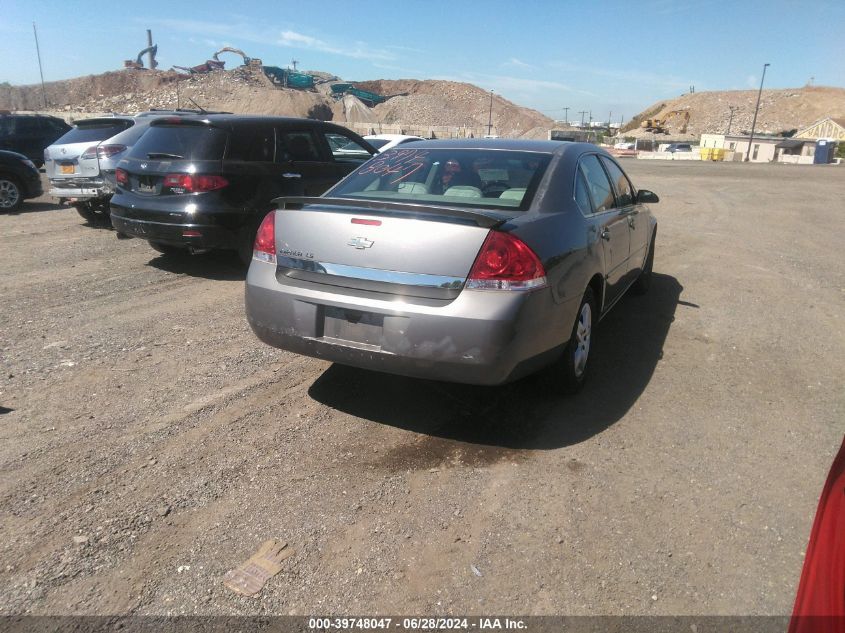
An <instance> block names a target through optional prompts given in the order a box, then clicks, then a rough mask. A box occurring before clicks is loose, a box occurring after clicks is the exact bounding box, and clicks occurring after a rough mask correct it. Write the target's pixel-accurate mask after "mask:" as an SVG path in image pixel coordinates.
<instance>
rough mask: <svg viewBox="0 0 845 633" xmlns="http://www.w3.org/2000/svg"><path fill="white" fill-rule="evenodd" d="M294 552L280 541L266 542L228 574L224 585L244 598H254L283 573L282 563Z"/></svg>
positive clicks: (224, 578)
mask: <svg viewBox="0 0 845 633" xmlns="http://www.w3.org/2000/svg"><path fill="white" fill-rule="evenodd" d="M293 554H294V551H293V549H291V548H290V547H288V544H287V543H284V542H282V541H280V540H278V539H270V540H269V541H264V542H263V543H262V544H261V547H259V548H258V551H256V552H255V554H253V555H252V556H250V557H249V560H247V561H246V562H244V563H242V564H240V565H238V566H237V567H235V569H232V570H230V571H227V572H226V575H225V576H223V584H224V585H225V586H226V587H227V588H229V589H231V590H232V591H234V592H235V593H239V594H241V595H243V596H254V595H256V594H257V593H258V592H259V591H261V589H262V588H263V587H264V584H265V583H266V582H267V581H268V580H270V578H272V577H273V576H275V575H276V574H278V573H279V572H280V571H282V565H281V563H282V561H283V560H285V559H286V558H288V557H289V556H293Z"/></svg>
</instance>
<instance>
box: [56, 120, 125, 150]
mask: <svg viewBox="0 0 845 633" xmlns="http://www.w3.org/2000/svg"><path fill="white" fill-rule="evenodd" d="M133 124H134V121H126V120H122V119H115V120H114V121H109V122H108V123H96V124H94V125H85V124H81V125H77V126H76V127H75V128H73V129H72V130H70V131H69V132H68V133H67V134H65V135H64V136H62V137H61V138H60V139H59V140H57V141H55V142H54V143H53V144H54V145H67V144H69V143H90V142H91V141H105V140H106V139H107V138H111V137H112V136H114V135H115V134H119V133H120V132H122V131H123V130H125V129H127V128H129V127H132V125H133Z"/></svg>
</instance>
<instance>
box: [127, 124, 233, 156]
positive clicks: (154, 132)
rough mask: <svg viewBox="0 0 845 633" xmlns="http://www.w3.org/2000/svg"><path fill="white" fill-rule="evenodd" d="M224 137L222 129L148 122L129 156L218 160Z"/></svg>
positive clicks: (225, 134)
mask: <svg viewBox="0 0 845 633" xmlns="http://www.w3.org/2000/svg"><path fill="white" fill-rule="evenodd" d="M227 137H228V134H227V133H226V132H225V131H224V130H221V129H219V128H216V127H209V126H207V125H151V126H150V128H149V129H148V130H147V132H146V134H144V135H143V136H142V137H141V139H140V140H139V141H138V142H137V143H135V146H134V147H133V148H132V151H131V152H130V153H129V156H130V157H131V158H141V159H144V158H173V159H176V160H178V159H185V160H222V159H223V150H224V148H225V147H226V139H227Z"/></svg>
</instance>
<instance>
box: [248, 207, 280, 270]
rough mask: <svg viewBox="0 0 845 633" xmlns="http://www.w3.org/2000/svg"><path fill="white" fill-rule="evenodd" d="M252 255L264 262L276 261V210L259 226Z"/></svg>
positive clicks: (273, 262) (272, 262)
mask: <svg viewBox="0 0 845 633" xmlns="http://www.w3.org/2000/svg"><path fill="white" fill-rule="evenodd" d="M252 257H253V258H254V259H258V260H260V261H262V262H269V263H271V264H275V263H276V212H275V211H270V213H268V214H267V215H266V216H265V217H264V220H263V221H262V222H261V226H259V227H258V232H257V233H256V234H255V245H254V246H253V247H252Z"/></svg>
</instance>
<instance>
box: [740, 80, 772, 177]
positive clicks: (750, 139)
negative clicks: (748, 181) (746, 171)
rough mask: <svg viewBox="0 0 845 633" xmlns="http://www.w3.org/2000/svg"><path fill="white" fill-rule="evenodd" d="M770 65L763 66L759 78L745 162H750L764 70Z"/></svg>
mask: <svg viewBox="0 0 845 633" xmlns="http://www.w3.org/2000/svg"><path fill="white" fill-rule="evenodd" d="M769 66H770V64H763V76H762V77H760V90H759V91H758V92H757V105H756V107H755V108H754V118H753V119H752V120H751V136H749V137H748V151H747V152H746V153H745V162H746V163H747V162H748V161H749V160H751V143H753V142H754V127H755V126H756V125H757V111H758V110H759V109H760V97H761V96H762V94H763V82H764V81H765V80H766V68H768V67H769Z"/></svg>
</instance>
